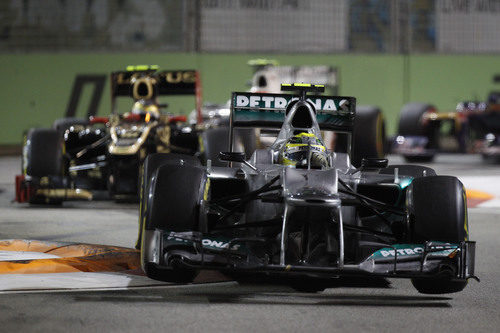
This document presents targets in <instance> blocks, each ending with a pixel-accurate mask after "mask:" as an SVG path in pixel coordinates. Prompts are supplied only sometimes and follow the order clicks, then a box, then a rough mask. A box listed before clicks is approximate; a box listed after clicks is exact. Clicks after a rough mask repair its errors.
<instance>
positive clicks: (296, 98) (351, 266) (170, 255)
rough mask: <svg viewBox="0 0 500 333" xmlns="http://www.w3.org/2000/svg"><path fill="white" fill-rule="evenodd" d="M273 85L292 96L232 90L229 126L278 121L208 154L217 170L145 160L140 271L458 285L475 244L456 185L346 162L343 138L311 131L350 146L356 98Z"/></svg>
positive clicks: (415, 169) (413, 170) (173, 278)
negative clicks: (267, 133) (271, 137)
mask: <svg viewBox="0 0 500 333" xmlns="http://www.w3.org/2000/svg"><path fill="white" fill-rule="evenodd" d="M283 90H286V91H295V92H298V94H295V95H290V94H265V93H248V92H247V93H244V92H242V93H239V92H235V93H233V95H232V98H231V117H230V119H231V125H230V126H231V127H230V129H233V128H236V127H250V128H275V129H279V134H278V136H277V138H276V140H275V142H274V143H273V144H272V145H271V146H270V147H268V148H264V149H257V150H255V152H254V153H253V155H252V157H251V158H250V159H248V160H247V159H245V154H244V153H242V152H235V151H233V150H232V149H231V148H230V150H229V151H228V152H221V153H220V155H219V156H220V159H221V160H223V161H225V162H226V163H228V165H226V166H225V167H212V166H206V167H203V166H201V165H200V163H199V162H198V161H197V160H195V159H192V158H190V157H189V156H174V155H173V154H152V155H150V156H148V157H147V159H146V161H145V165H144V169H143V179H144V182H143V190H142V191H141V193H142V197H141V208H140V219H139V221H140V231H141V233H140V234H139V240H138V245H139V248H140V249H141V263H142V268H143V270H144V271H145V273H146V274H147V276H149V277H150V278H153V279H158V280H163V281H169V282H190V281H192V280H193V279H194V278H195V276H196V275H197V272H198V271H199V270H203V269H213V270H218V271H221V272H224V273H227V274H229V275H231V276H233V277H235V278H236V279H240V278H245V277H248V276H255V275H260V274H263V275H266V276H274V277H279V278H280V281H281V283H289V284H290V285H291V286H292V287H294V288H295V289H297V290H299V291H306V292H315V291H321V290H324V289H325V288H327V287H328V286H329V285H330V284H331V283H332V282H333V281H335V280H336V279H338V278H339V277H344V276H350V277H352V276H360V277H364V278H366V279H369V278H370V277H379V278H380V277H392V278H398V277H399V278H410V279H411V280H412V283H413V285H414V286H415V287H416V289H417V290H418V291H420V292H422V293H435V294H439V293H451V292H458V291H461V290H462V289H464V288H465V286H466V284H467V280H468V279H469V278H474V277H475V276H474V258H475V254H474V249H475V242H473V241H469V239H468V230H469V229H468V222H467V221H468V219H467V206H466V199H465V191H464V188H463V185H462V183H461V182H460V181H459V180H458V179H457V178H456V177H451V176H437V175H436V174H435V172H434V170H433V169H431V168H427V167H423V166H415V165H392V166H388V165H387V164H388V162H387V159H363V162H362V167H361V168H356V167H354V166H353V165H352V164H351V162H350V158H349V157H350V148H349V147H350V145H348V146H347V147H346V150H347V153H339V152H334V151H330V150H328V149H327V148H326V147H325V144H324V142H323V139H322V134H321V133H322V131H336V132H338V133H342V134H344V135H347V137H348V140H347V141H348V142H351V141H352V131H353V129H354V126H355V112H356V99H355V98H353V97H341V96H321V95H308V96H306V94H307V93H308V92H322V91H324V86H321V85H310V84H302V83H300V84H283ZM352 145H354V146H355V145H356V143H355V142H353V143H352ZM231 147H233V146H232V145H231ZM181 166H182V167H181ZM430 207H439V209H431V208H430Z"/></svg>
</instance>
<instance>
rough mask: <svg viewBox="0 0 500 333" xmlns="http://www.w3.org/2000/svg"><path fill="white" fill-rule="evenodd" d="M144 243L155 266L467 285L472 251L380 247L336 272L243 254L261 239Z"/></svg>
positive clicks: (168, 235) (191, 236)
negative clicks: (461, 282)
mask: <svg viewBox="0 0 500 333" xmlns="http://www.w3.org/2000/svg"><path fill="white" fill-rule="evenodd" d="M150 242H152V243H154V244H152V245H153V246H152V247H151V248H153V249H155V250H156V251H158V252H157V253H155V254H154V255H152V256H148V257H150V258H153V257H154V258H155V259H154V260H153V261H154V262H152V263H153V264H156V265H158V266H163V267H169V266H172V263H173V262H175V265H184V266H187V267H190V268H196V269H215V270H219V271H239V272H262V273H277V274H294V275H301V274H306V275H311V274H313V275H317V276H321V277H339V276H379V277H392V278H415V277H419V278H425V277H428V278H433V277H434V278H435V277H440V276H443V277H446V278H450V279H452V280H467V279H469V278H475V279H477V277H476V276H475V275H474V265H475V245H476V243H475V242H473V241H463V242H460V243H459V244H449V243H443V242H426V243H425V244H391V245H388V244H385V245H382V244H379V243H373V244H372V246H380V249H378V250H376V251H374V252H373V253H372V254H371V255H369V256H368V257H366V258H365V259H364V260H362V261H361V262H359V263H356V264H345V265H343V266H342V267H338V266H314V265H309V264H301V265H290V264H285V265H278V264H272V263H270V262H269V261H270V260H269V258H267V257H257V256H256V255H255V254H253V253H252V251H250V250H249V246H248V245H249V244H250V243H262V245H263V246H265V243H266V242H267V240H266V239H263V238H233V239H229V238H224V237H214V236H208V235H203V234H201V233H198V232H181V233H176V232H167V231H161V230H156V231H154V236H153V237H152V238H151V240H150Z"/></svg>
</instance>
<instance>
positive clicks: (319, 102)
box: [235, 95, 350, 113]
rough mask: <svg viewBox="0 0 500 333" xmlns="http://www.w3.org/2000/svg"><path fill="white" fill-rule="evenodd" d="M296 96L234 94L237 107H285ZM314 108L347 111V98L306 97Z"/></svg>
mask: <svg viewBox="0 0 500 333" xmlns="http://www.w3.org/2000/svg"><path fill="white" fill-rule="evenodd" d="M297 99H298V98H296V97H295V98H291V99H288V98H285V97H280V96H263V95H260V96H259V95H236V97H235V107H237V108H263V109H285V108H286V106H287V105H288V103H290V102H292V101H295V100H297ZM307 101H309V102H310V103H312V104H313V105H314V107H315V108H316V110H318V111H319V110H321V111H344V112H347V113H349V112H350V111H349V100H347V99H333V98H314V97H313V98H308V99H307Z"/></svg>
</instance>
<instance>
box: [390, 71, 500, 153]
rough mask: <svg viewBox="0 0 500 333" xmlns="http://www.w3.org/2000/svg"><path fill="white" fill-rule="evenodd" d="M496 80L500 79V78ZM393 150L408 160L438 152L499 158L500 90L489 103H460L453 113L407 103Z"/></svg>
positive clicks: (490, 97) (419, 104)
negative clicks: (475, 154)
mask: <svg viewBox="0 0 500 333" xmlns="http://www.w3.org/2000/svg"><path fill="white" fill-rule="evenodd" d="M496 80H498V82H500V77H499V78H496ZM392 152H393V153H396V154H401V155H403V156H404V157H405V159H406V160H407V161H409V162H419V161H420V162H429V161H432V159H433V158H434V156H435V155H436V153H438V152H452V153H479V154H481V155H482V156H483V157H484V158H485V159H486V160H495V159H496V160H498V159H500V92H491V93H490V94H489V95H488V98H487V100H486V102H479V101H465V102H461V103H458V105H457V107H456V110H455V111H451V112H437V110H436V108H435V107H434V106H433V105H431V104H428V103H409V104H407V105H405V106H404V107H403V108H402V109H401V113H400V118H399V127H398V134H397V136H396V137H395V140H394V142H393V146H392Z"/></svg>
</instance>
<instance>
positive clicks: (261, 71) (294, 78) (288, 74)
mask: <svg viewBox="0 0 500 333" xmlns="http://www.w3.org/2000/svg"><path fill="white" fill-rule="evenodd" d="M249 64H250V65H252V66H253V67H254V68H255V73H254V75H253V77H252V81H251V86H252V91H260V92H267V93H280V91H281V88H280V86H281V84H282V83H295V82H311V83H314V84H321V85H324V86H325V88H326V89H327V91H328V93H330V94H333V95H336V94H337V93H338V90H339V70H338V69H337V68H336V67H332V66H324V65H313V66H277V62H276V61H274V62H273V61H272V60H264V59H256V60H255V61H253V62H249Z"/></svg>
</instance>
